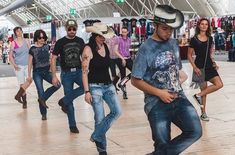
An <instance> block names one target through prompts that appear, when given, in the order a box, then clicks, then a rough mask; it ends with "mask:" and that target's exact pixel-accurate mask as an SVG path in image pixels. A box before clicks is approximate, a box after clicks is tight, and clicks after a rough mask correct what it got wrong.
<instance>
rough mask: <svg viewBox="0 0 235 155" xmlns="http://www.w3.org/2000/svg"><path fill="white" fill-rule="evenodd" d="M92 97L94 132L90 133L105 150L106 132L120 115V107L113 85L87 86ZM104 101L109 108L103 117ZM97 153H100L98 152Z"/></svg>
mask: <svg viewBox="0 0 235 155" xmlns="http://www.w3.org/2000/svg"><path fill="white" fill-rule="evenodd" d="M89 88H90V92H91V95H92V104H91V105H92V107H93V111H94V113H95V114H94V119H95V130H94V132H93V133H92V135H91V137H92V139H94V140H96V141H98V142H100V143H102V145H103V146H102V147H103V148H105V149H106V146H107V142H106V132H107V131H108V129H109V128H110V127H111V125H112V124H113V122H114V121H115V120H116V119H117V118H118V117H119V116H120V115H121V106H120V102H119V99H118V97H117V94H116V89H115V87H114V86H113V84H109V85H104V84H89ZM104 101H105V102H106V103H107V105H108V107H109V110H110V112H109V114H107V115H106V116H105V111H104V105H103V104H104ZM98 151H99V152H100V151H102V150H99V149H98Z"/></svg>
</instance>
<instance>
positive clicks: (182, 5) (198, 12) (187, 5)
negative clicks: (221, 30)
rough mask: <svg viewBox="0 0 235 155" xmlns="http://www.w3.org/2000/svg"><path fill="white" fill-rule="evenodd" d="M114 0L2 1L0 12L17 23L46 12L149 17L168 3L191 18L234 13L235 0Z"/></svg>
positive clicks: (38, 19) (40, 19) (32, 21)
mask: <svg viewBox="0 0 235 155" xmlns="http://www.w3.org/2000/svg"><path fill="white" fill-rule="evenodd" d="M20 1H25V4H24V5H22V6H20V7H19V8H17V9H15V8H14V10H13V11H12V10H10V9H8V8H9V7H12V5H14V4H15V3H17V2H18V3H19V2H20ZM115 1H116V0H1V1H0V12H1V11H2V10H4V9H5V10H4V15H5V16H6V18H7V19H8V20H11V21H13V22H15V23H16V24H17V25H20V26H27V25H38V24H39V23H45V22H47V21H48V19H46V16H47V15H51V17H52V19H58V20H62V21H63V20H66V19H68V18H76V19H79V18H81V19H86V18H98V17H113V12H119V13H120V15H121V16H149V15H152V13H153V12H154V9H155V7H156V6H157V5H158V4H170V5H171V6H173V7H174V8H177V9H179V10H181V11H183V13H184V14H188V15H189V16H190V17H196V16H203V17H210V16H222V15H235V11H233V10H234V9H233V8H235V0H125V2H124V3H123V4H117V3H115ZM71 8H72V11H73V9H74V10H76V14H75V15H70V11H71ZM7 9H8V10H7ZM0 15H1V14H0Z"/></svg>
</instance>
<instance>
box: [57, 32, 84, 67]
mask: <svg viewBox="0 0 235 155" xmlns="http://www.w3.org/2000/svg"><path fill="white" fill-rule="evenodd" d="M84 46H85V43H84V41H83V39H82V38H79V37H77V36H76V37H75V38H74V39H68V38H67V37H63V38H61V39H59V40H58V41H57V42H56V44H55V48H54V51H53V54H54V55H57V56H58V55H60V60H61V62H60V64H61V68H62V70H66V69H70V68H75V67H76V68H81V59H80V56H81V54H82V50H83V48H84Z"/></svg>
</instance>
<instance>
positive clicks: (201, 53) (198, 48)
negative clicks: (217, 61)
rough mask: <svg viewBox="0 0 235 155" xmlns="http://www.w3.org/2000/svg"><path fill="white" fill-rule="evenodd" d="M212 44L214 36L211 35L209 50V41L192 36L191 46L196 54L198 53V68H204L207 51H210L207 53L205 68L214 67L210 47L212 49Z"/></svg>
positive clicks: (196, 63)
mask: <svg viewBox="0 0 235 155" xmlns="http://www.w3.org/2000/svg"><path fill="white" fill-rule="evenodd" d="M212 44H213V38H212V37H210V38H209V48H208V51H206V50H207V41H204V42H202V41H200V40H199V39H198V38H197V37H193V38H191V40H190V44H189V47H191V48H193V49H194V51H195V54H196V59H195V65H196V66H197V67H198V68H203V66H204V63H205V58H206V52H208V53H207V60H206V67H205V68H206V69H210V68H213V65H212V60H211V57H210V54H211V50H210V49H211V46H212Z"/></svg>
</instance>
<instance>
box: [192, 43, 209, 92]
mask: <svg viewBox="0 0 235 155" xmlns="http://www.w3.org/2000/svg"><path fill="white" fill-rule="evenodd" d="M208 50H209V38H208V41H207V49H206V57H205V63H204V66H203V68H201V69H200V71H201V75H197V74H196V73H195V72H194V71H193V74H192V83H191V85H190V87H194V88H195V89H197V88H198V87H199V86H201V85H202V83H203V82H205V67H206V60H207V55H208ZM194 85H195V86H194Z"/></svg>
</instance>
